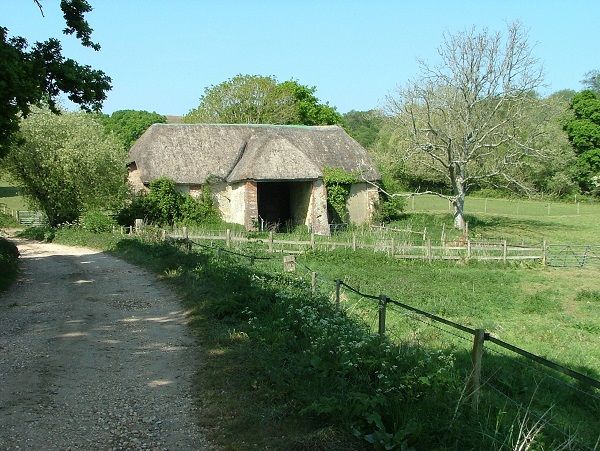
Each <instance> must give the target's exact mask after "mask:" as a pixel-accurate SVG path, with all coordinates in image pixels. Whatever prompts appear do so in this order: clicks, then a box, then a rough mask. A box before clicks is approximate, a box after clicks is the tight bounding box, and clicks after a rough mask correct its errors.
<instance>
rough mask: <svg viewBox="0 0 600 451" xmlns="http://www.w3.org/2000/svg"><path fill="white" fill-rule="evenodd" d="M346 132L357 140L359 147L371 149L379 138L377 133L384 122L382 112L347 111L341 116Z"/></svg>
mask: <svg viewBox="0 0 600 451" xmlns="http://www.w3.org/2000/svg"><path fill="white" fill-rule="evenodd" d="M343 121H344V122H343V126H344V129H345V130H346V132H348V134H349V135H350V136H352V137H353V138H354V139H355V140H357V141H358V142H359V143H360V145H361V146H363V147H364V148H366V149H371V148H372V147H373V146H374V145H375V143H376V142H377V140H378V138H379V132H380V130H381V128H382V126H383V123H384V121H385V116H384V115H383V112H382V111H379V110H369V111H355V110H352V111H348V112H347V113H346V114H344V116H343Z"/></svg>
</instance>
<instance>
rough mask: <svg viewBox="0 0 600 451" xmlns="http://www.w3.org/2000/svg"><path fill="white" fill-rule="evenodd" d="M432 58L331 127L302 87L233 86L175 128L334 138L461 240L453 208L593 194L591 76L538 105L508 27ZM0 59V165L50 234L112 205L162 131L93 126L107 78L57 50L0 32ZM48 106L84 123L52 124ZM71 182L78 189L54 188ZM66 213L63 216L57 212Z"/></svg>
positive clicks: (209, 93)
mask: <svg viewBox="0 0 600 451" xmlns="http://www.w3.org/2000/svg"><path fill="white" fill-rule="evenodd" d="M34 1H35V0H34ZM35 3H37V4H38V6H40V4H39V3H38V2H35ZM60 7H61V9H62V11H63V15H64V19H65V23H66V25H67V27H66V28H65V30H64V32H65V33H66V34H75V35H76V37H77V39H79V40H80V42H81V44H82V45H83V46H86V47H90V48H91V49H93V50H96V51H97V50H99V49H100V46H99V45H98V44H97V43H94V42H93V41H92V40H91V33H92V29H91V27H90V26H89V24H88V23H87V21H86V20H85V14H86V13H88V12H89V11H91V6H90V5H89V3H88V2H87V1H86V0H62V1H61V3H60ZM40 8H41V6H40ZM438 54H439V55H440V57H441V63H440V64H437V65H431V64H428V63H426V62H421V67H420V73H419V74H418V76H417V77H416V78H415V79H414V80H410V81H409V82H407V83H405V84H404V86H402V87H401V88H400V89H398V90H397V91H396V92H393V93H391V94H390V95H389V96H388V99H387V102H386V105H385V106H384V107H383V108H382V109H380V110H372V111H366V112H360V111H351V112H349V113H347V114H344V115H342V114H340V113H339V112H338V111H337V110H336V108H335V107H333V106H331V105H329V104H328V103H327V102H322V101H321V100H320V99H319V98H318V97H317V95H316V87H314V86H313V87H310V86H306V85H303V84H301V83H300V82H299V81H297V80H293V79H292V80H286V81H283V82H280V81H279V80H277V78H276V77H274V76H261V75H249V74H247V75H243V74H239V75H236V76H234V77H232V78H230V79H228V80H225V81H223V82H222V83H219V84H217V85H214V86H209V87H207V88H205V90H204V93H203V94H202V95H201V97H200V99H199V105H198V107H197V108H194V109H193V110H191V111H190V112H189V113H187V114H186V115H185V116H184V117H183V121H184V122H186V123H197V122H209V123H270V124H287V125H294V124H298V125H331V124H339V125H341V126H343V127H344V128H345V129H346V130H347V131H348V132H349V134H350V135H351V136H353V137H354V138H355V139H357V141H359V142H360V143H361V144H363V145H364V146H365V147H366V148H367V149H369V150H370V151H371V152H372V154H373V155H374V156H375V158H376V160H377V161H378V162H379V163H380V167H381V168H382V173H383V178H384V180H383V182H384V185H385V187H386V189H385V191H386V193H388V194H390V191H396V192H399V191H407V190H408V191H412V192H417V193H426V192H432V193H435V194H437V195H439V196H442V197H445V198H447V199H448V200H449V201H450V202H451V203H452V204H453V205H454V217H455V225H456V227H458V228H463V227H464V199H465V196H466V194H467V193H471V192H474V191H477V190H494V191H495V192H500V193H512V192H520V193H522V194H525V195H533V194H536V193H544V194H551V195H555V196H567V195H572V194H576V193H577V194H579V193H581V194H588V195H595V196H597V195H599V194H600V97H599V96H600V91H599V89H600V86H599V85H600V74H599V73H598V71H592V72H589V73H588V74H586V78H585V79H584V80H583V83H584V86H585V87H586V89H585V90H583V91H582V92H579V93H576V92H574V91H569V90H565V91H559V92H556V93H553V94H551V95H548V96H540V95H539V94H538V93H537V92H538V90H539V88H540V87H541V86H542V83H543V75H542V71H541V66H540V63H539V61H538V60H537V59H536V58H535V55H534V54H533V52H532V49H531V47H530V45H529V43H528V37H527V34H526V33H525V31H524V29H523V27H522V26H521V24H519V23H511V24H508V25H507V28H506V30H504V31H497V32H495V31H490V30H488V29H485V28H484V29H477V28H475V27H473V28H471V29H468V30H465V31H461V32H457V33H446V35H445V36H444V39H443V42H442V44H441V45H440V47H439V48H438ZM0 55H2V58H1V59H0V75H2V79H3V81H4V85H5V86H4V87H5V89H3V90H2V92H1V93H0V157H4V158H3V162H2V164H3V166H4V168H5V169H6V170H8V171H9V172H10V173H11V174H12V175H13V176H14V178H15V179H16V180H17V181H18V182H19V183H20V184H21V185H22V186H23V187H24V190H25V193H26V194H28V195H29V197H30V198H31V199H33V200H34V201H35V202H38V204H41V203H48V199H50V198H52V197H53V195H54V194H57V195H58V196H59V197H60V196H62V197H63V198H62V199H61V200H60V201H57V203H55V204H54V205H53V206H52V207H48V208H49V210H48V211H47V213H49V214H48V216H49V218H52V220H51V222H52V223H57V222H60V221H61V220H65V219H68V218H71V217H72V216H73V214H75V213H77V212H80V211H81V210H82V209H83V208H84V206H83V205H80V206H77V205H78V203H79V204H81V203H82V202H83V203H87V204H89V205H93V204H94V203H95V202H97V199H96V200H93V199H92V197H93V195H92V192H91V191H92V190H90V189H89V186H98V189H96V190H95V191H96V192H97V194H98V197H101V196H104V195H106V196H108V195H109V192H111V193H114V194H115V195H114V196H113V197H114V198H115V199H116V201H123V199H122V193H123V192H124V191H125V190H124V188H123V186H120V187H117V186H116V185H115V184H116V181H114V180H113V177H112V175H115V174H118V177H116V178H120V177H121V178H123V179H124V177H122V175H123V171H124V167H125V159H126V152H127V150H128V149H129V148H130V147H131V145H132V144H133V143H134V142H135V140H136V139H137V138H138V137H139V136H140V135H141V134H142V133H143V132H144V131H145V130H146V129H147V127H148V126H149V125H151V124H152V123H157V122H165V121H166V118H165V117H164V116H162V115H160V114H157V113H150V112H146V111H134V110H123V111H117V112H115V113H113V114H112V115H110V116H109V115H103V114H100V113H98V111H99V110H100V108H101V105H102V102H103V100H104V99H105V98H106V93H107V91H108V90H109V89H110V87H111V86H110V82H111V80H110V78H109V77H108V76H106V75H105V74H104V73H103V72H102V71H99V70H97V69H93V68H91V67H89V66H81V65H79V64H78V63H77V62H75V61H73V60H71V59H68V58H65V57H64V56H63V55H62V49H61V47H60V44H59V42H58V41H57V40H53V39H49V40H47V41H44V42H41V43H40V42H38V43H35V44H34V45H33V46H29V45H28V43H27V42H26V41H25V39H23V38H21V37H18V36H16V37H9V35H8V30H7V29H6V28H3V27H0ZM60 93H66V94H67V95H68V96H69V98H70V99H71V100H72V101H73V102H75V103H76V104H79V105H80V106H81V107H82V109H83V110H84V111H88V112H91V113H89V114H87V115H86V114H79V113H69V114H65V113H63V114H62V118H59V117H60V116H56V117H55V114H56V113H60V108H59V107H58V106H57V103H56V98H57V96H58V95H59V94H60ZM40 107H41V109H39V108H40ZM102 165H105V167H104V168H102V167H101V166H102ZM52 170H54V171H55V173H54V174H51V171H52ZM109 172H110V174H111V176H108V174H109ZM358 175H359V174H358ZM77 177H79V181H77V184H78V185H77V186H78V187H77V188H75V185H72V186H69V184H68V183H64V182H63V183H61V182H60V180H63V181H64V180H69V179H70V180H73V181H74V180H75V179H76V178H77ZM115 180H116V179H115ZM105 181H106V186H103V185H102V184H103V183H104V182H105ZM86 183H87V185H88V186H87V187H86V186H85V185H86ZM123 183H124V182H123ZM59 193H60V194H59ZM394 194H395V193H393V192H392V193H391V196H394ZM86 199H87V200H86ZM106 204H107V203H106V202H105V205H106ZM67 205H74V206H75V207H73V209H72V211H71V212H65V209H66V208H67V207H66V206H67Z"/></svg>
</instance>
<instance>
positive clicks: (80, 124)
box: [4, 109, 127, 226]
mask: <svg viewBox="0 0 600 451" xmlns="http://www.w3.org/2000/svg"><path fill="white" fill-rule="evenodd" d="M18 133H19V135H20V137H21V138H22V139H19V140H18V144H13V146H12V147H11V149H10V151H9V152H8V154H7V156H6V157H5V159H4V167H5V168H6V169H7V170H8V172H9V174H10V175H11V176H12V178H14V179H15V181H16V182H17V183H18V184H19V185H20V186H21V187H22V190H23V193H24V194H25V196H26V197H27V198H28V199H29V200H30V201H31V202H32V203H33V204H34V205H35V206H37V207H39V208H40V209H41V210H42V211H44V212H45V213H46V215H47V216H48V220H49V223H50V225H52V226H56V225H58V224H61V223H64V222H73V221H75V220H77V219H78V218H79V216H80V215H81V214H82V213H83V212H84V211H85V210H87V209H93V208H101V209H106V208H111V207H117V206H119V204H120V201H121V200H122V198H123V196H124V194H125V192H126V182H125V180H126V177H127V170H126V166H125V156H124V154H123V151H122V149H121V144H120V143H119V142H118V141H117V140H116V139H115V138H114V137H113V136H112V135H108V134H106V132H105V131H104V128H103V127H102V125H101V124H100V123H99V122H98V121H97V120H96V118H95V117H94V116H93V115H90V114H86V113H66V112H63V113H62V114H60V115H56V114H52V113H51V112H50V110H49V109H34V110H32V111H31V112H30V115H29V116H28V117H27V118H26V119H24V120H23V121H22V123H21V124H20V131H19V132H18Z"/></svg>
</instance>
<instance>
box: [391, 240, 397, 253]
mask: <svg viewBox="0 0 600 451" xmlns="http://www.w3.org/2000/svg"><path fill="white" fill-rule="evenodd" d="M395 247H396V246H395V243H394V238H392V244H391V249H390V257H393V256H394V253H395V252H396V249H395Z"/></svg>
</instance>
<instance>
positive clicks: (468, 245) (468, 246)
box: [467, 240, 471, 261]
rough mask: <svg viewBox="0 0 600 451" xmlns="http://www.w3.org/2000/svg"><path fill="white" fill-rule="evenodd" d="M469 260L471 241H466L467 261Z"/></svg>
mask: <svg viewBox="0 0 600 451" xmlns="http://www.w3.org/2000/svg"><path fill="white" fill-rule="evenodd" d="M469 260H471V240H467V261H469Z"/></svg>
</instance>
